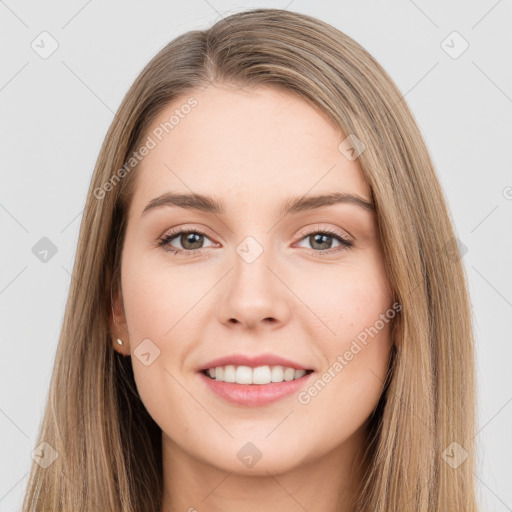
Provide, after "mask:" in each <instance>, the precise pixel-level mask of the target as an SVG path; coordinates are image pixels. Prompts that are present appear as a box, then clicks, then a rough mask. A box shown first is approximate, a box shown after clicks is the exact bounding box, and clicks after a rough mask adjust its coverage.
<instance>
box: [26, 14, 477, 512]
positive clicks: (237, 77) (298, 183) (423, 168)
mask: <svg viewBox="0 0 512 512" xmlns="http://www.w3.org/2000/svg"><path fill="white" fill-rule="evenodd" d="M454 241H455V239H454V232H453V228H452V225H451V221H450V217H449V213H448V210H447V207H446V202H445V199H444V197H443V193H442V190H441V188H440V185H439V182H438V180H437V177H436V174H435V171H434V168H433V165H432V162H431V159H430V156H429V153H428V150H427V148H426V146H425V144H424V141H423V140H422V137H421V134H420V132H419V130H418V128H417V125H416V123H415V121H414V119H413V116H412V115H411V113H410V111H409V109H408V108H407V106H406V104H405V102H404V101H403V97H402V96H401V95H400V93H399V91H398V89H397V88H396V86H395V85H394V83H393V82H392V80H391V78H390V77H389V76H388V75H387V74H386V72H385V71H384V70H383V69H382V68H381V67H380V66H379V64H378V63H377V62H376V61H375V60H374V59H373V58H372V57H371V56H370V55H369V54H368V52H366V51H365V50H364V49H363V48H362V47H361V46H359V45H358V44H357V43H356V42H354V41H353V40H352V39H350V38H349V37H348V36H346V35H345V34H343V33H341V32H339V31H338V30H336V29H334V28H333V27H331V26H329V25H327V24H326V23H323V22H321V21H319V20H316V19H314V18H311V17H308V16H305V15H302V14H298V13H292V12H288V11H284V10H277V9H257V10H251V11H246V12H242V13H238V14H235V15H232V16H230V17H228V18H226V19H223V20H221V21H219V22H218V23H216V24H215V25H214V26H213V27H211V28H210V29H209V30H205V31H192V32H188V33H186V34H184V35H182V36H180V37H178V38H176V39H175V40H174V41H172V42H171V43H169V44H168V45H167V46H166V47H165V48H164V49H163V50H161V51H160V52H159V53H158V55H156V56H155V57H154V58H153V59H152V60H151V62H150V63H149V64H148V65H147V66H146V68H145V69H144V70H143V71H142V73H141V74H140V76H139V77H138V78H137V79H136V81H135V83H134V84H133V86H132V87H131V89H130V90H129V92H128V93H127V95H126V97H125V99H124V101H123V102H122V104H121V106H120V108H119V111H118V112H117V114H116V117H115V119H114V121H113V123H112V126H111V127H110V130H109V132H108V134H107V136H106V139H105V142H104V144H103V147H102V149H101V152H100V155H99V158H98V162H97V165H96V168H95V171H94V175H93V177H92V181H91V185H90V189H89V195H88V198H87V203H86V207H85V210H84V215H83V219H82V225H81V229H80V238H79V244H78V250H77V255H76V262H75V266H74V269H73V277H74V279H73V280H72V283H71V289H70V293H69V299H68V303H67V307H66V313H65V318H64V322H63V327H62V333H61V338H60V342H59V348H58V351H57V356H56V361H55V369H54V373H53V377H52V383H51V390H50V394H49V401H48V404H47V408H46V412H45V416H44V419H43V423H42V427H41V432H40V436H39V442H38V445H37V448H36V450H35V452H34V464H33V467H32V471H31V478H30V482H29V486H28V489H27V493H26V497H25V502H24V510H27V511H28V510H31V511H32V510H35V511H39V510H41V511H42V510H53V511H56V510H94V509H101V510H109V511H110V510H111V511H121V510H122V511H142V510H145V511H155V512H156V511H158V512H167V511H178V510H189V511H193V510H198V511H201V510H205V511H206V510H208V511H214V510H223V511H230V510H240V509H243V510H245V511H256V510H280V511H288V510H297V509H298V508H300V507H302V508H303V509H305V510H308V511H322V512H334V511H342V510H343V511H350V512H355V511H368V510H371V511H379V512H396V511H406V510H407V511H409V510H415V511H421V512H427V511H428V512H435V511H437V512H441V511H443V512H444V511H447V510H450V511H456V510H460V511H465V512H467V511H476V510H477V505H476V499H475V492H474V482H473V468H474V464H475V461H474V446H473V437H474V433H475V431H474V428H475V427H474V423H475V403H474V401H475V390H474V362H473V357H474V355H473V333H472V325H471V318H470V307H469V299H468V293H467V288H466V281H465V275H464V271H463V267H462V265H461V262H460V259H459V257H458V253H457V249H456V245H455V246H454ZM454 247H455V249H454Z"/></svg>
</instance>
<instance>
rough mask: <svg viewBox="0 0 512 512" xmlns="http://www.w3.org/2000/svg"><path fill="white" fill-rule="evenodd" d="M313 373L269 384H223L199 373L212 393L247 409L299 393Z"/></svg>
mask: <svg viewBox="0 0 512 512" xmlns="http://www.w3.org/2000/svg"><path fill="white" fill-rule="evenodd" d="M313 373H314V372H311V373H307V374H306V375H303V376H302V377H301V378H300V379H297V380H290V381H283V382H271V383H269V384H236V383H234V382H222V381H218V380H215V379H211V378H210V377H207V376H206V375H205V374H204V373H202V372H199V376H200V377H201V378H202V379H203V381H204V382H205V383H206V385H207V386H208V388H209V389H210V390H211V391H213V392H214V393H215V394H217V395H218V396H220V397H221V398H224V399H225V400H227V401H228V402H231V403H233V404H236V405H244V406H247V407H258V406H262V405H266V404H270V403H272V402H275V401H276V400H279V399H280V398H283V397H285V396H289V395H292V394H294V393H297V391H299V389H300V388H301V387H302V386H304V384H305V383H306V381H307V380H308V379H309V377H310V376H311V375H313Z"/></svg>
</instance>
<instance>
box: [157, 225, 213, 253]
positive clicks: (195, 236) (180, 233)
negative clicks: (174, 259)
mask: <svg viewBox="0 0 512 512" xmlns="http://www.w3.org/2000/svg"><path fill="white" fill-rule="evenodd" d="M175 239H176V241H177V242H178V243H179V244H180V245H181V247H174V246H173V245H171V242H172V241H174V240H175ZM205 239H207V240H209V238H208V237H207V236H206V234H205V233H203V232H201V231H197V230H187V229H178V230H176V231H173V232H171V233H166V234H165V235H164V236H163V237H162V238H161V239H160V240H159V242H158V246H159V247H163V248H164V249H165V250H166V251H169V252H172V253H175V254H183V253H187V255H192V254H195V253H196V252H198V250H199V249H202V248H203V247H202V245H203V242H204V240H205Z"/></svg>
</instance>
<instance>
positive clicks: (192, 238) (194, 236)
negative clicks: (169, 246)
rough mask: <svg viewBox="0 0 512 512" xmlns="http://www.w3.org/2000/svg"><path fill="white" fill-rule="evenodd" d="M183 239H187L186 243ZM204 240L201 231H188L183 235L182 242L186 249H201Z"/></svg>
mask: <svg viewBox="0 0 512 512" xmlns="http://www.w3.org/2000/svg"><path fill="white" fill-rule="evenodd" d="M183 239H184V240H185V243H183ZM202 241H203V235H200V234H199V233H187V234H186V235H183V236H182V242H181V243H182V245H183V247H185V248H186V249H199V248H201V243H202ZM188 244H192V247H190V246H189V245H188ZM194 244H196V245H194Z"/></svg>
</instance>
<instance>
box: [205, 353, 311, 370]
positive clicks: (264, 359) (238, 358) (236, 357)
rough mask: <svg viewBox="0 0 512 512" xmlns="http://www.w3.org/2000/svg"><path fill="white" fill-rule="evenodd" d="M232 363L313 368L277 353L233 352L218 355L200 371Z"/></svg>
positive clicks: (254, 365)
mask: <svg viewBox="0 0 512 512" xmlns="http://www.w3.org/2000/svg"><path fill="white" fill-rule="evenodd" d="M228 364H232V365H235V366H251V367H257V366H266V365H268V366H285V367H287V368H294V369H295V370H311V368H308V367H307V366H303V365H302V364H299V363H296V362H295V361H291V360H290V359H285V358H284V357H281V356H278V355H275V354H257V355H245V354H232V355H229V356H224V357H218V358H217V359H212V360H211V361H209V362H208V363H205V364H204V365H203V366H201V368H199V371H203V370H208V369H209V368H216V367H217V366H227V365H228Z"/></svg>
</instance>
